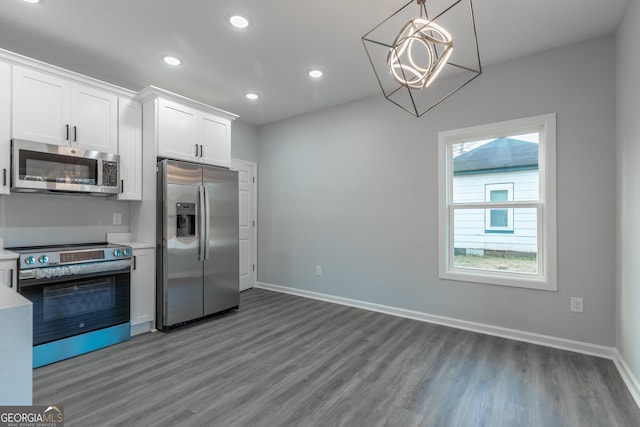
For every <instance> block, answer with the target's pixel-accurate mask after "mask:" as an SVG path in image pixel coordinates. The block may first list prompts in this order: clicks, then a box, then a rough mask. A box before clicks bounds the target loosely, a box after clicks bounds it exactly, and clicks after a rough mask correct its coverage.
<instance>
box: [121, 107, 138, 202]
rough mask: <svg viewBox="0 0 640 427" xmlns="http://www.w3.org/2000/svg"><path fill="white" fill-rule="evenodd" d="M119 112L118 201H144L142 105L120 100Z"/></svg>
mask: <svg viewBox="0 0 640 427" xmlns="http://www.w3.org/2000/svg"><path fill="white" fill-rule="evenodd" d="M118 110H119V119H118V122H119V126H118V154H119V155H120V179H121V181H120V187H121V188H120V191H121V192H120V194H119V195H118V199H119V200H142V105H141V104H140V103H139V102H135V101H132V100H130V99H126V98H120V99H119V100H118Z"/></svg>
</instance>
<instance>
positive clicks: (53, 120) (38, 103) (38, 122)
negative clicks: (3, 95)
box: [12, 66, 71, 145]
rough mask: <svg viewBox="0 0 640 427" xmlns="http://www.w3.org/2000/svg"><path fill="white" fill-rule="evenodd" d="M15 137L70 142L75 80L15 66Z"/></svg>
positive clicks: (57, 142) (55, 142)
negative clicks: (71, 81)
mask: <svg viewBox="0 0 640 427" xmlns="http://www.w3.org/2000/svg"><path fill="white" fill-rule="evenodd" d="M12 105H13V110H12V111H13V137H14V138H18V139H26V140H29V141H38V142H44V143H47V144H57V145H66V144H68V143H69V137H70V135H69V133H70V130H71V129H70V126H71V83H70V82H69V81H68V80H65V79H62V78H59V77H56V76H53V75H50V74H46V73H41V72H39V71H35V70H31V69H28V68H23V67H19V66H14V67H13V102H12Z"/></svg>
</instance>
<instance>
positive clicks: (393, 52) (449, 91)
mask: <svg viewBox="0 0 640 427" xmlns="http://www.w3.org/2000/svg"><path fill="white" fill-rule="evenodd" d="M414 2H415V3H417V5H418V10H417V11H416V9H415V5H414ZM427 2H428V4H427ZM362 43H363V44H364V48H365V51H366V52H367V56H368V57H369V61H370V62H371V66H372V67H373V71H374V73H375V75H376V78H377V79H378V83H379V84H380V88H381V89H382V93H383V94H384V96H385V98H386V99H387V100H389V101H391V102H393V103H394V104H396V105H397V106H399V107H400V108H402V109H404V110H405V111H407V112H409V113H411V114H413V115H415V116H416V117H419V116H421V115H422V114H424V113H426V112H427V111H429V110H431V109H432V108H433V107H435V106H436V105H438V104H439V103H440V102H442V101H444V100H445V99H446V98H448V97H449V96H451V95H453V94H454V93H455V92H457V91H458V90H460V89H461V88H462V87H464V86H465V85H467V84H468V83H469V82H471V81H472V80H473V79H475V78H476V77H478V76H479V75H480V74H482V67H481V65H480V51H479V49H478V40H477V35H476V25H475V19H474V16H473V5H472V4H471V0H455V1H453V3H451V0H411V1H410V2H409V3H407V4H406V5H404V6H403V7H402V8H400V9H399V10H398V11H396V12H395V13H393V14H392V15H391V16H389V17H388V18H386V19H385V20H384V21H382V22H381V23H380V24H378V25H376V26H375V27H374V28H373V29H372V30H371V31H369V32H368V33H367V34H365V35H364V36H363V37H362Z"/></svg>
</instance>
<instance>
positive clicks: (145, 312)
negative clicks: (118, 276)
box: [131, 249, 156, 333]
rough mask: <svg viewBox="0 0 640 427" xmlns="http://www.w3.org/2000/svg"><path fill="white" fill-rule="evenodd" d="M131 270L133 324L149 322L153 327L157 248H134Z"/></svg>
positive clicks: (151, 327)
mask: <svg viewBox="0 0 640 427" xmlns="http://www.w3.org/2000/svg"><path fill="white" fill-rule="evenodd" d="M133 260H134V261H133V263H134V265H133V268H132V270H131V326H132V327H133V326H135V325H139V324H142V323H147V322H148V323H149V328H147V329H143V330H140V329H139V328H135V329H136V331H138V333H140V332H146V331H149V330H151V329H153V327H154V324H153V321H154V320H155V310H156V304H155V303H156V280H155V279H156V260H155V249H134V250H133Z"/></svg>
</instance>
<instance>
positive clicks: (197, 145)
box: [195, 144, 198, 157]
mask: <svg viewBox="0 0 640 427" xmlns="http://www.w3.org/2000/svg"><path fill="white" fill-rule="evenodd" d="M195 146H196V157H198V144H195Z"/></svg>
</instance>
